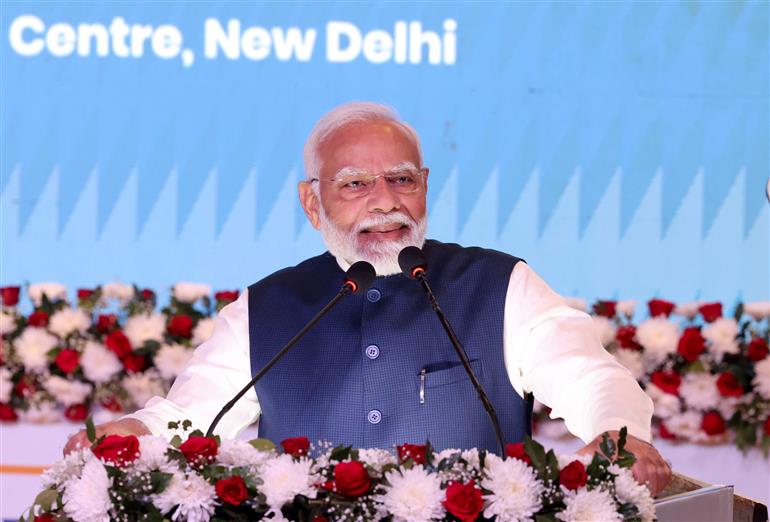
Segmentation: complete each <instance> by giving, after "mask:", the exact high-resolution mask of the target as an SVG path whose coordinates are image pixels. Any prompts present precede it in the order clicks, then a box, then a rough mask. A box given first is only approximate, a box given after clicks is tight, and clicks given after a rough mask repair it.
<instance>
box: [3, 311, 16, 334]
mask: <svg viewBox="0 0 770 522" xmlns="http://www.w3.org/2000/svg"><path fill="white" fill-rule="evenodd" d="M15 329H16V316H15V315H13V314H10V313H8V312H6V311H5V310H0V335H5V334H7V333H11V332H12V331H14V330H15Z"/></svg>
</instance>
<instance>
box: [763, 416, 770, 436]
mask: <svg viewBox="0 0 770 522" xmlns="http://www.w3.org/2000/svg"><path fill="white" fill-rule="evenodd" d="M764 430H765V435H767V436H768V437H770V417H768V418H767V420H765V425H764Z"/></svg>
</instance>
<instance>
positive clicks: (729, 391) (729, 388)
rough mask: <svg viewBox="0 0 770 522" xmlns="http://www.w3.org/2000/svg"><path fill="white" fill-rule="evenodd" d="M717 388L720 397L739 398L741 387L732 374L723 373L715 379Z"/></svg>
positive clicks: (741, 393)
mask: <svg viewBox="0 0 770 522" xmlns="http://www.w3.org/2000/svg"><path fill="white" fill-rule="evenodd" d="M717 388H719V393H720V394H721V395H722V397H741V396H742V395H743V386H741V383H739V382H738V379H737V378H736V377H735V375H734V374H733V372H724V373H721V374H720V375H719V378H718V379H717Z"/></svg>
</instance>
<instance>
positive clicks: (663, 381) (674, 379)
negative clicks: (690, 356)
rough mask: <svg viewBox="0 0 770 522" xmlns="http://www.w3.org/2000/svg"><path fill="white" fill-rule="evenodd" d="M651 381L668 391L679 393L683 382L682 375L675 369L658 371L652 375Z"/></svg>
mask: <svg viewBox="0 0 770 522" xmlns="http://www.w3.org/2000/svg"><path fill="white" fill-rule="evenodd" d="M650 382H652V384H654V385H655V386H657V387H658V388H660V389H661V390H663V391H664V392H666V393H670V394H671V395H679V385H680V384H682V377H681V376H680V375H679V374H678V373H676V372H674V371H670V372H664V371H657V372H653V374H652V375H650Z"/></svg>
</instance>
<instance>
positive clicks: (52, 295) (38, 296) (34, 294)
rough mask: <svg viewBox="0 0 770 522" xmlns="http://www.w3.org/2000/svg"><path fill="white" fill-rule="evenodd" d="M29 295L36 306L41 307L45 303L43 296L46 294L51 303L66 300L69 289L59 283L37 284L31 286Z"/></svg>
mask: <svg viewBox="0 0 770 522" xmlns="http://www.w3.org/2000/svg"><path fill="white" fill-rule="evenodd" d="M27 293H28V294H29V298H30V300H32V302H33V303H34V305H35V306H40V304H41V303H42V302H43V294H45V296H46V297H47V298H48V300H49V301H57V300H59V299H66V298H67V287H66V286H64V285H62V284H59V283H36V284H34V285H29V290H28V292H27Z"/></svg>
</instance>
